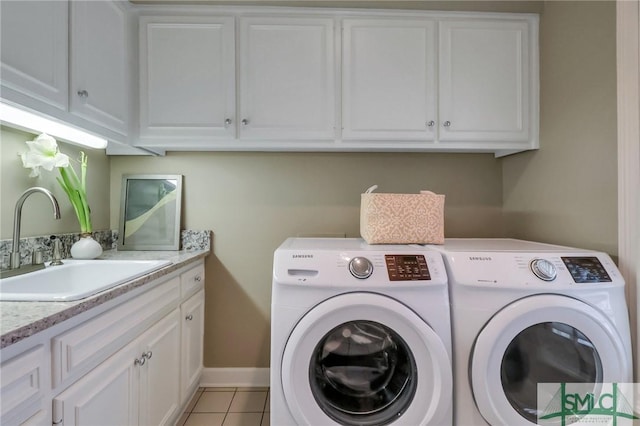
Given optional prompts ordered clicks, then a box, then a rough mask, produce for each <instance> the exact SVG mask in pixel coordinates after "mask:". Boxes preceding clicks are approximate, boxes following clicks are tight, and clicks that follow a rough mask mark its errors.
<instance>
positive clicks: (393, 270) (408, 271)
mask: <svg viewBox="0 0 640 426" xmlns="http://www.w3.org/2000/svg"><path fill="white" fill-rule="evenodd" d="M384 260H385V263H386V265H387V273H388V274H389V281H415V280H430V279H431V275H430V274H429V267H428V266H427V260H426V259H425V258H424V255H422V254H417V255H414V254H386V255H385V256H384Z"/></svg>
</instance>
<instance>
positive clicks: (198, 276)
mask: <svg viewBox="0 0 640 426" xmlns="http://www.w3.org/2000/svg"><path fill="white" fill-rule="evenodd" d="M193 280H194V281H195V282H197V283H199V282H200V281H202V277H201V276H200V275H196V276H195V277H193Z"/></svg>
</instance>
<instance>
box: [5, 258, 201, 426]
mask: <svg viewBox="0 0 640 426" xmlns="http://www.w3.org/2000/svg"><path fill="white" fill-rule="evenodd" d="M148 286H149V290H147V291H144V292H142V293H140V294H139V295H137V296H135V297H132V298H130V299H128V300H126V301H124V302H122V303H121V304H118V305H116V306H113V307H112V308H111V309H108V310H105V311H103V312H102V313H100V314H98V315H94V316H92V317H91V316H90V317H88V318H87V319H85V320H81V319H71V320H69V321H70V323H69V325H68V326H66V327H59V328H58V329H56V330H50V331H47V330H45V331H43V332H41V333H39V334H36V335H34V336H31V337H29V338H28V340H25V341H23V342H19V345H17V346H14V347H9V348H8V349H7V348H5V349H3V350H2V352H1V353H0V360H1V362H0V374H1V376H2V380H1V381H0V403H1V410H0V424H1V425H5V424H6V425H43V426H44V425H51V424H54V425H56V424H58V425H60V424H65V425H76V426H82V425H89V426H94V425H118V426H126V425H145V426H146V425H170V424H174V423H175V422H176V421H177V420H178V418H179V417H180V414H181V413H182V411H183V410H184V407H185V406H186V404H187V403H188V400H189V398H190V397H191V396H192V395H193V393H194V392H195V390H196V388H197V387H198V385H199V382H200V376H201V374H202V370H203V366H202V360H203V354H202V350H203V335H204V262H203V261H199V262H196V263H195V264H193V265H190V266H188V267H184V268H182V269H180V270H178V271H175V272H172V273H170V274H168V275H167V276H166V277H163V278H160V279H159V280H158V282H155V283H153V282H152V283H149V284H148ZM61 324H64V323H61Z"/></svg>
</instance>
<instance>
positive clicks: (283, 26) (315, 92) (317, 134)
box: [240, 17, 335, 140]
mask: <svg viewBox="0 0 640 426" xmlns="http://www.w3.org/2000/svg"><path fill="white" fill-rule="evenodd" d="M334 61H335V59H334V25H333V20H332V19H322V18H302V17H296V18H275V17H274V18H270V17H250V18H241V19H240V118H241V122H240V138H241V139H277V140H282V139H334V137H335V125H334V123H335V105H334V102H335V85H334V81H335V68H334Z"/></svg>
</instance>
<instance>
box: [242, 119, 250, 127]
mask: <svg viewBox="0 0 640 426" xmlns="http://www.w3.org/2000/svg"><path fill="white" fill-rule="evenodd" d="M241 123H242V125H243V126H246V125H247V124H249V120H247V119H246V118H243V119H242V121H241Z"/></svg>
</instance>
